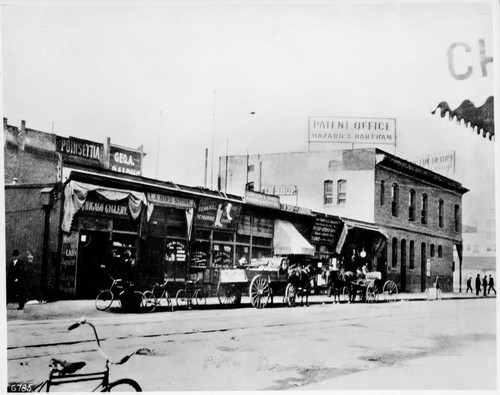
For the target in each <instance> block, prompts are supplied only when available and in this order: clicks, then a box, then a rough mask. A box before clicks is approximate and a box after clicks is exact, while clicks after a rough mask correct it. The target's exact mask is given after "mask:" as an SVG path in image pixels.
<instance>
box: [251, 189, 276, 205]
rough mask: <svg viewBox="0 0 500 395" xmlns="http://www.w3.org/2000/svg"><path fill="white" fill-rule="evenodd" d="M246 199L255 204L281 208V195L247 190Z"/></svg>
mask: <svg viewBox="0 0 500 395" xmlns="http://www.w3.org/2000/svg"><path fill="white" fill-rule="evenodd" d="M245 201H246V203H248V204H253V205H254V206H261V207H269V208H277V209H279V208H280V198H279V196H272V195H265V194H264V193H259V192H253V191H248V190H246V191H245Z"/></svg>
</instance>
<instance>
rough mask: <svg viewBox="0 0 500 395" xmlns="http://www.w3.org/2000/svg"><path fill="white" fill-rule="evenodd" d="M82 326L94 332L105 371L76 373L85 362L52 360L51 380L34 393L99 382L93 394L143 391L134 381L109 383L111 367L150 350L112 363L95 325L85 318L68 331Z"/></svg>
mask: <svg viewBox="0 0 500 395" xmlns="http://www.w3.org/2000/svg"><path fill="white" fill-rule="evenodd" d="M80 325H90V326H91V327H92V329H93V330H94V335H95V340H96V343H97V347H98V350H99V352H100V353H101V354H102V356H103V357H104V359H105V360H106V364H105V368H104V370H103V371H99V372H92V373H76V372H78V371H79V370H80V369H82V368H83V367H84V366H85V362H67V361H62V360H59V359H55V358H52V359H51V361H50V367H51V368H52V369H51V371H50V374H49V378H48V379H47V380H46V381H44V382H43V383H41V384H39V385H38V386H36V387H34V388H33V391H37V392H42V391H43V389H45V391H46V392H49V391H50V390H51V388H52V387H53V386H58V385H64V384H70V383H79V382H86V381H99V384H98V385H97V387H95V388H94V389H93V390H92V392H94V391H100V392H110V391H120V392H132V391H136V392H140V391H142V389H141V386H140V385H139V384H138V383H137V382H136V381H135V380H132V379H129V378H123V379H119V380H116V381H113V382H110V381H109V365H122V364H124V363H125V362H127V361H128V360H129V358H130V357H131V356H132V355H136V354H137V355H147V354H149V353H150V350H149V349H147V348H141V349H139V350H137V351H135V352H133V353H131V354H129V355H126V356H125V357H123V358H122V359H120V360H119V361H116V362H115V361H111V359H110V358H109V357H108V355H107V354H106V353H105V352H104V350H103V349H102V348H101V343H100V341H99V336H98V335H97V330H96V328H95V326H94V325H93V324H91V323H90V322H87V321H86V320H85V318H83V319H82V320H81V321H80V322H77V323H75V324H73V325H71V326H70V327H69V328H68V330H70V331H71V330H73V329H75V328H78V327H79V326H80Z"/></svg>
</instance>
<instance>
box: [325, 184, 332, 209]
mask: <svg viewBox="0 0 500 395" xmlns="http://www.w3.org/2000/svg"><path fill="white" fill-rule="evenodd" d="M323 203H324V204H332V203H333V181H332V180H326V181H325V186H324V199H323Z"/></svg>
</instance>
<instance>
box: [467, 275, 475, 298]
mask: <svg viewBox="0 0 500 395" xmlns="http://www.w3.org/2000/svg"><path fill="white" fill-rule="evenodd" d="M469 289H470V293H471V294H473V293H474V291H473V290H472V277H469V278H468V280H467V290H466V291H465V293H467V292H469Z"/></svg>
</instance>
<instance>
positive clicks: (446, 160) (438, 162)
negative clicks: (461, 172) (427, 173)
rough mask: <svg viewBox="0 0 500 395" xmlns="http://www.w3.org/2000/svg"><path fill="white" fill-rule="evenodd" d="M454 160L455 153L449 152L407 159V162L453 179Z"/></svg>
mask: <svg viewBox="0 0 500 395" xmlns="http://www.w3.org/2000/svg"><path fill="white" fill-rule="evenodd" d="M455 159H456V156H455V151H450V152H445V153H441V154H432V155H426V156H421V157H419V158H413V159H408V161H409V162H412V163H414V164H416V165H418V166H421V167H424V168H426V169H428V170H431V171H433V172H435V173H439V174H441V175H443V176H446V177H450V178H455Z"/></svg>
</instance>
